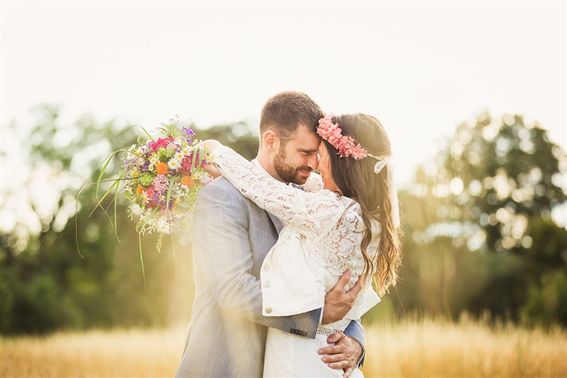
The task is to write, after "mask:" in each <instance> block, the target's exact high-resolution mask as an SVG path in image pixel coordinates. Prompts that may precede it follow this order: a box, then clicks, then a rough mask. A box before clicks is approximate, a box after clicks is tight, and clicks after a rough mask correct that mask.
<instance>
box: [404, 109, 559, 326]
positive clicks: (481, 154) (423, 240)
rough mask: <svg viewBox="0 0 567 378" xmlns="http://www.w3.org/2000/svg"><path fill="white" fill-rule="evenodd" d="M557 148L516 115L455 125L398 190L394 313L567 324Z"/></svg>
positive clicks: (535, 128) (481, 116) (486, 116)
mask: <svg viewBox="0 0 567 378" xmlns="http://www.w3.org/2000/svg"><path fill="white" fill-rule="evenodd" d="M561 166H563V167H565V153H564V152H563V151H562V150H561V149H560V148H559V147H558V146H556V145H554V144H553V143H551V142H550V141H549V139H548V138H547V134H546V132H545V131H544V130H543V129H541V128H539V127H538V126H537V125H532V124H526V123H525V122H524V120H523V118H522V117H521V116H518V115H516V116H504V117H503V119H502V120H499V119H493V118H492V117H491V116H490V115H488V114H482V115H480V116H479V117H478V118H477V120H476V121H475V122H474V123H473V124H472V125H469V124H462V125H460V126H459V127H458V128H457V130H456V132H455V134H454V136H453V137H452V138H450V139H449V141H448V143H447V147H446V148H445V149H444V150H442V151H441V152H440V153H439V155H438V156H437V157H436V159H435V160H433V161H432V162H428V163H426V164H423V165H422V166H420V167H419V168H418V170H417V171H416V176H415V184H414V185H413V186H412V188H411V189H410V190H407V191H405V192H403V193H401V195H400V198H401V203H402V210H403V213H404V215H403V218H404V228H405V234H406V236H407V238H406V240H405V247H404V251H405V253H406V256H405V260H404V267H403V269H402V272H401V282H400V284H399V285H398V286H399V287H398V289H399V292H400V298H401V301H402V302H401V303H398V305H397V310H398V312H401V311H403V310H402V308H403V309H405V310H406V311H408V312H420V311H425V312H427V313H429V314H442V315H445V316H450V317H453V318H457V317H458V316H459V314H460V313H462V312H469V313H472V314H477V315H479V316H480V315H482V314H486V312H487V311H488V313H489V314H490V315H492V316H493V317H494V318H506V319H510V320H516V321H522V322H524V323H526V324H531V323H543V324H550V323H561V324H563V325H567V315H566V314H567V297H566V296H565V294H564V293H565V291H564V282H565V279H566V277H567V241H566V240H567V230H565V228H562V227H560V226H558V225H556V224H555V223H554V222H553V221H552V220H551V213H552V211H553V210H554V209H555V208H556V207H557V206H560V205H562V204H565V201H566V199H567V194H566V193H565V191H564V189H563V188H562V187H561V186H560V184H559V182H560V178H561V175H564V174H565V172H564V170H563V171H562V169H561Z"/></svg>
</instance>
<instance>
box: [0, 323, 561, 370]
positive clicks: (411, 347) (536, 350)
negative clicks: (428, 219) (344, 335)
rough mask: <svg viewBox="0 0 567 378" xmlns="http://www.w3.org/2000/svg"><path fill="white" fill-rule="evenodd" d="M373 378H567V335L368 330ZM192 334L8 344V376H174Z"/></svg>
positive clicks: (463, 328)
mask: <svg viewBox="0 0 567 378" xmlns="http://www.w3.org/2000/svg"><path fill="white" fill-rule="evenodd" d="M366 333H367V358H366V363H365V366H364V369H363V370H364V372H365V375H366V377H567V332H566V331H565V330H561V329H559V328H553V329H551V330H547V331H544V330H542V329H532V330H528V329H524V328H518V327H514V326H511V325H502V326H498V327H494V326H492V327H491V326H488V325H487V324H486V323H484V322H478V321H472V320H467V319H462V320H461V321H460V322H458V323H453V322H447V321H442V320H431V319H429V320H419V321H417V320H407V321H401V322H399V323H395V324H380V325H373V326H371V327H367V329H366ZM184 338H185V330H184V329H183V328H170V329H166V330H113V331H89V332H86V333H73V332H61V333H56V334H54V335H51V336H48V337H42V338H40V337H18V338H2V339H0V377H162V376H163V377H171V376H172V375H173V374H174V372H175V369H176V367H177V363H178V362H179V358H180V356H181V352H182V349H183V343H184Z"/></svg>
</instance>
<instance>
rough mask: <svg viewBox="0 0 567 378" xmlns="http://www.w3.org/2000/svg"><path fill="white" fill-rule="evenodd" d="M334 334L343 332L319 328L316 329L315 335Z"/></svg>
mask: <svg viewBox="0 0 567 378" xmlns="http://www.w3.org/2000/svg"><path fill="white" fill-rule="evenodd" d="M335 332H343V331H342V330H340V329H334V328H326V327H319V328H317V333H318V334H319V335H325V336H330V335H332V334H333V333H335Z"/></svg>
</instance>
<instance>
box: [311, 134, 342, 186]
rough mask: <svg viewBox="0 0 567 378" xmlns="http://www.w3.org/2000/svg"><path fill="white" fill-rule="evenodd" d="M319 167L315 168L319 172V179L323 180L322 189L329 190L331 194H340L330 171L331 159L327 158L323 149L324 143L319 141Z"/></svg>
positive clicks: (326, 153) (325, 149) (324, 148)
mask: <svg viewBox="0 0 567 378" xmlns="http://www.w3.org/2000/svg"><path fill="white" fill-rule="evenodd" d="M317 154H318V155H319V167H318V168H317V169H318V170H319V172H321V177H322V178H323V187H324V188H325V189H329V190H331V191H333V192H340V189H339V187H338V186H337V184H336V183H335V180H333V172H332V170H331V159H330V158H329V152H328V151H327V148H326V147H325V143H323V141H321V143H320V144H319V151H318V153H317Z"/></svg>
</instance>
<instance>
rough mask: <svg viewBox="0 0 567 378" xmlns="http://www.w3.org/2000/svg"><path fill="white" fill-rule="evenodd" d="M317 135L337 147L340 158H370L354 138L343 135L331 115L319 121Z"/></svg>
mask: <svg viewBox="0 0 567 378" xmlns="http://www.w3.org/2000/svg"><path fill="white" fill-rule="evenodd" d="M317 134H319V135H320V136H321V138H323V139H325V140H326V141H327V142H329V144H330V145H331V146H333V147H335V149H336V150H337V151H338V152H339V156H340V157H348V156H352V158H353V159H355V160H360V159H364V158H365V157H366V156H368V151H366V149H365V148H364V147H362V146H361V145H360V144H358V143H356V142H355V140H354V139H352V137H350V136H346V135H342V130H341V128H340V127H339V124H338V123H333V117H332V116H331V115H330V114H327V115H325V117H323V118H321V119H320V120H319V127H317Z"/></svg>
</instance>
